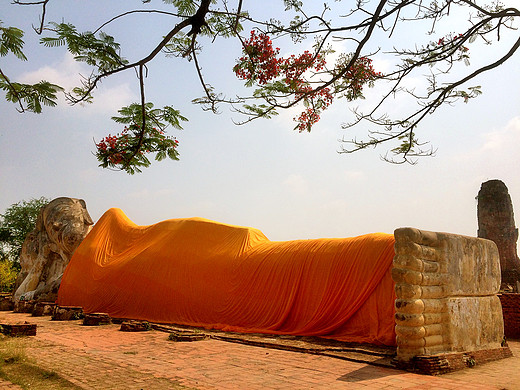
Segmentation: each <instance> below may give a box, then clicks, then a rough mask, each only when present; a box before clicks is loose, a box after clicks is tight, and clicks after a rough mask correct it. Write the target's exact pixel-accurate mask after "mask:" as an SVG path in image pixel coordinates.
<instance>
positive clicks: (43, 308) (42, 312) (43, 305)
mask: <svg viewBox="0 0 520 390" xmlns="http://www.w3.org/2000/svg"><path fill="white" fill-rule="evenodd" d="M55 308H56V303H54V302H36V304H35V305H34V309H33V311H32V315H33V317H41V316H52V314H53V313H54V310H55Z"/></svg>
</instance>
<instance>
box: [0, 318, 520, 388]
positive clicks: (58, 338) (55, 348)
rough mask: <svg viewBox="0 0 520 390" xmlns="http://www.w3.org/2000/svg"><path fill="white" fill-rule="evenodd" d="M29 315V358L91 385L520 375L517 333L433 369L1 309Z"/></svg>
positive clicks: (483, 384) (493, 380)
mask: <svg viewBox="0 0 520 390" xmlns="http://www.w3.org/2000/svg"><path fill="white" fill-rule="evenodd" d="M27 318H30V320H31V321H34V322H35V323H36V324H38V325H41V327H40V326H39V327H38V334H37V335H36V336H35V337H30V338H23V339H22V341H23V342H24V343H25V344H24V345H25V346H26V351H27V355H28V356H29V358H31V359H34V360H35V362H36V364H38V366H40V367H42V368H45V369H48V370H52V371H56V372H57V373H58V374H60V375H62V376H64V377H65V378H66V379H68V380H70V381H71V382H73V383H74V384H76V385H78V386H79V387H80V388H82V389H88V390H97V389H104V390H105V389H106V390H122V389H136V390H139V389H154V390H172V389H181V388H182V389H186V388H189V389H204V390H210V389H230V390H231V389H241V388H242V389H247V390H274V389H278V390H279V389H324V390H325V389H326V390H334V389H347V390H353V389H366V390H369V389H370V390H378V389H385V390H390V389H424V390H426V389H444V390H448V389H450V390H452V389H453V390H454V389H457V390H463V389H464V390H493V389H495V390H498V389H510V390H513V389H517V388H518V384H519V383H520V358H519V357H517V356H520V342H518V341H510V342H509V345H510V348H511V349H512V350H513V353H514V355H515V356H514V357H512V358H508V359H503V360H500V361H496V362H490V363H487V364H483V365H476V366H475V367H474V368H472V369H469V368H468V369H465V370H461V371H457V372H453V373H448V374H444V375H442V376H428V375H417V374H415V373H411V372H406V371H400V370H395V369H391V368H383V367H377V366H373V365H367V364H364V363H359V362H353V361H346V360H343V359H337V358H333V357H329V356H320V355H314V354H309V353H298V352H290V351H283V350H276V349H271V348H261V347H254V346H250V345H243V344H237V343H232V342H225V341H219V340H213V339H210V340H207V341H204V342H199V343H172V342H169V341H168V340H167V335H166V334H165V333H164V332H158V331H150V332H129V333H122V332H120V331H119V326H118V325H106V326H102V327H99V326H82V325H81V321H59V322H58V321H49V318H48V317H30V315H28V314H20V313H12V312H0V322H4V321H6V322H17V321H23V320H25V319H27ZM0 389H2V390H3V388H2V387H0Z"/></svg>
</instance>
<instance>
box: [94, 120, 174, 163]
mask: <svg viewBox="0 0 520 390" xmlns="http://www.w3.org/2000/svg"><path fill="white" fill-rule="evenodd" d="M140 129H141V126H139V125H135V124H133V125H130V126H129V127H125V128H124V129H123V131H122V132H121V134H116V135H111V134H109V135H108V136H106V137H105V138H103V139H102V140H101V141H99V142H98V143H96V148H97V153H96V154H97V156H98V159H99V160H101V161H103V160H105V161H107V162H108V163H109V164H111V165H118V164H122V163H124V162H125V163H129V162H128V161H126V160H128V159H129V158H130V156H132V154H133V152H134V150H135V148H136V145H137V138H138V136H139V134H140ZM129 133H132V134H129ZM164 134H165V132H164V130H161V129H157V128H155V127H152V128H149V130H148V131H147V132H146V133H145V141H146V142H143V145H144V144H146V145H148V146H147V147H146V149H142V148H141V150H139V152H138V155H139V156H143V155H144V154H145V153H151V152H153V151H157V150H158V149H159V148H160V146H161V145H162V144H163V143H166V142H168V144H169V145H171V144H172V142H173V145H172V146H173V147H174V148H175V147H177V145H178V144H179V141H178V140H177V139H176V138H175V137H174V138H173V139H172V138H171V137H166V136H164ZM136 157H137V156H134V158H136ZM137 158H139V157H137Z"/></svg>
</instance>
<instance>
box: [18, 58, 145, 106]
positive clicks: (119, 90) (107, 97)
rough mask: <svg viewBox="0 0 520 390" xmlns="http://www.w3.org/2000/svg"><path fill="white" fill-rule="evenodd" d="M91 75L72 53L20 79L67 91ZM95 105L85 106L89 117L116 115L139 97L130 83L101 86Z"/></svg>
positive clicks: (95, 95)
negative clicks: (43, 82) (55, 85)
mask: <svg viewBox="0 0 520 390" xmlns="http://www.w3.org/2000/svg"><path fill="white" fill-rule="evenodd" d="M89 73H90V70H89V68H88V67H87V66H86V65H84V64H82V63H79V62H77V61H75V60H74V57H73V56H72V55H71V54H70V53H66V54H65V56H64V57H63V58H62V59H61V61H59V62H56V63H54V64H53V65H52V66H51V65H45V66H42V67H41V68H39V69H37V70H35V71H33V72H27V73H24V74H22V75H21V77H20V79H21V81H22V82H24V83H37V82H39V81H41V80H45V81H49V82H51V83H53V84H57V85H60V86H61V87H63V88H65V90H66V91H70V90H71V89H72V88H74V87H77V86H80V85H81V79H82V77H84V76H85V75H88V74H89ZM93 95H94V103H92V104H85V106H86V107H88V108H89V109H88V115H92V113H93V111H95V112H96V113H110V114H113V113H115V112H116V111H117V110H118V109H120V108H121V107H122V106H125V105H128V104H130V103H132V102H134V101H135V100H136V99H137V95H136V94H135V93H133V92H132V90H131V88H130V86H129V84H128V83H126V82H124V83H119V84H111V85H110V86H108V87H107V86H105V85H100V86H99V87H98V88H97V89H96V90H95V91H94V93H93ZM59 102H60V105H63V106H64V105H65V104H66V103H65V99H64V97H63V96H62V97H60V98H59Z"/></svg>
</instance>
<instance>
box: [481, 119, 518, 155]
mask: <svg viewBox="0 0 520 390" xmlns="http://www.w3.org/2000/svg"><path fill="white" fill-rule="evenodd" d="M484 138H485V142H484V145H483V146H482V147H481V149H480V150H479V152H480V153H497V152H498V153H501V154H503V153H505V154H506V155H507V154H509V155H511V154H512V155H515V156H517V155H518V145H519V144H520V117H518V116H517V117H515V118H513V119H511V120H510V121H509V122H508V123H507V125H506V126H505V127H504V128H502V129H498V130H494V131H492V132H490V133H488V134H486V135H485V136H484Z"/></svg>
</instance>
